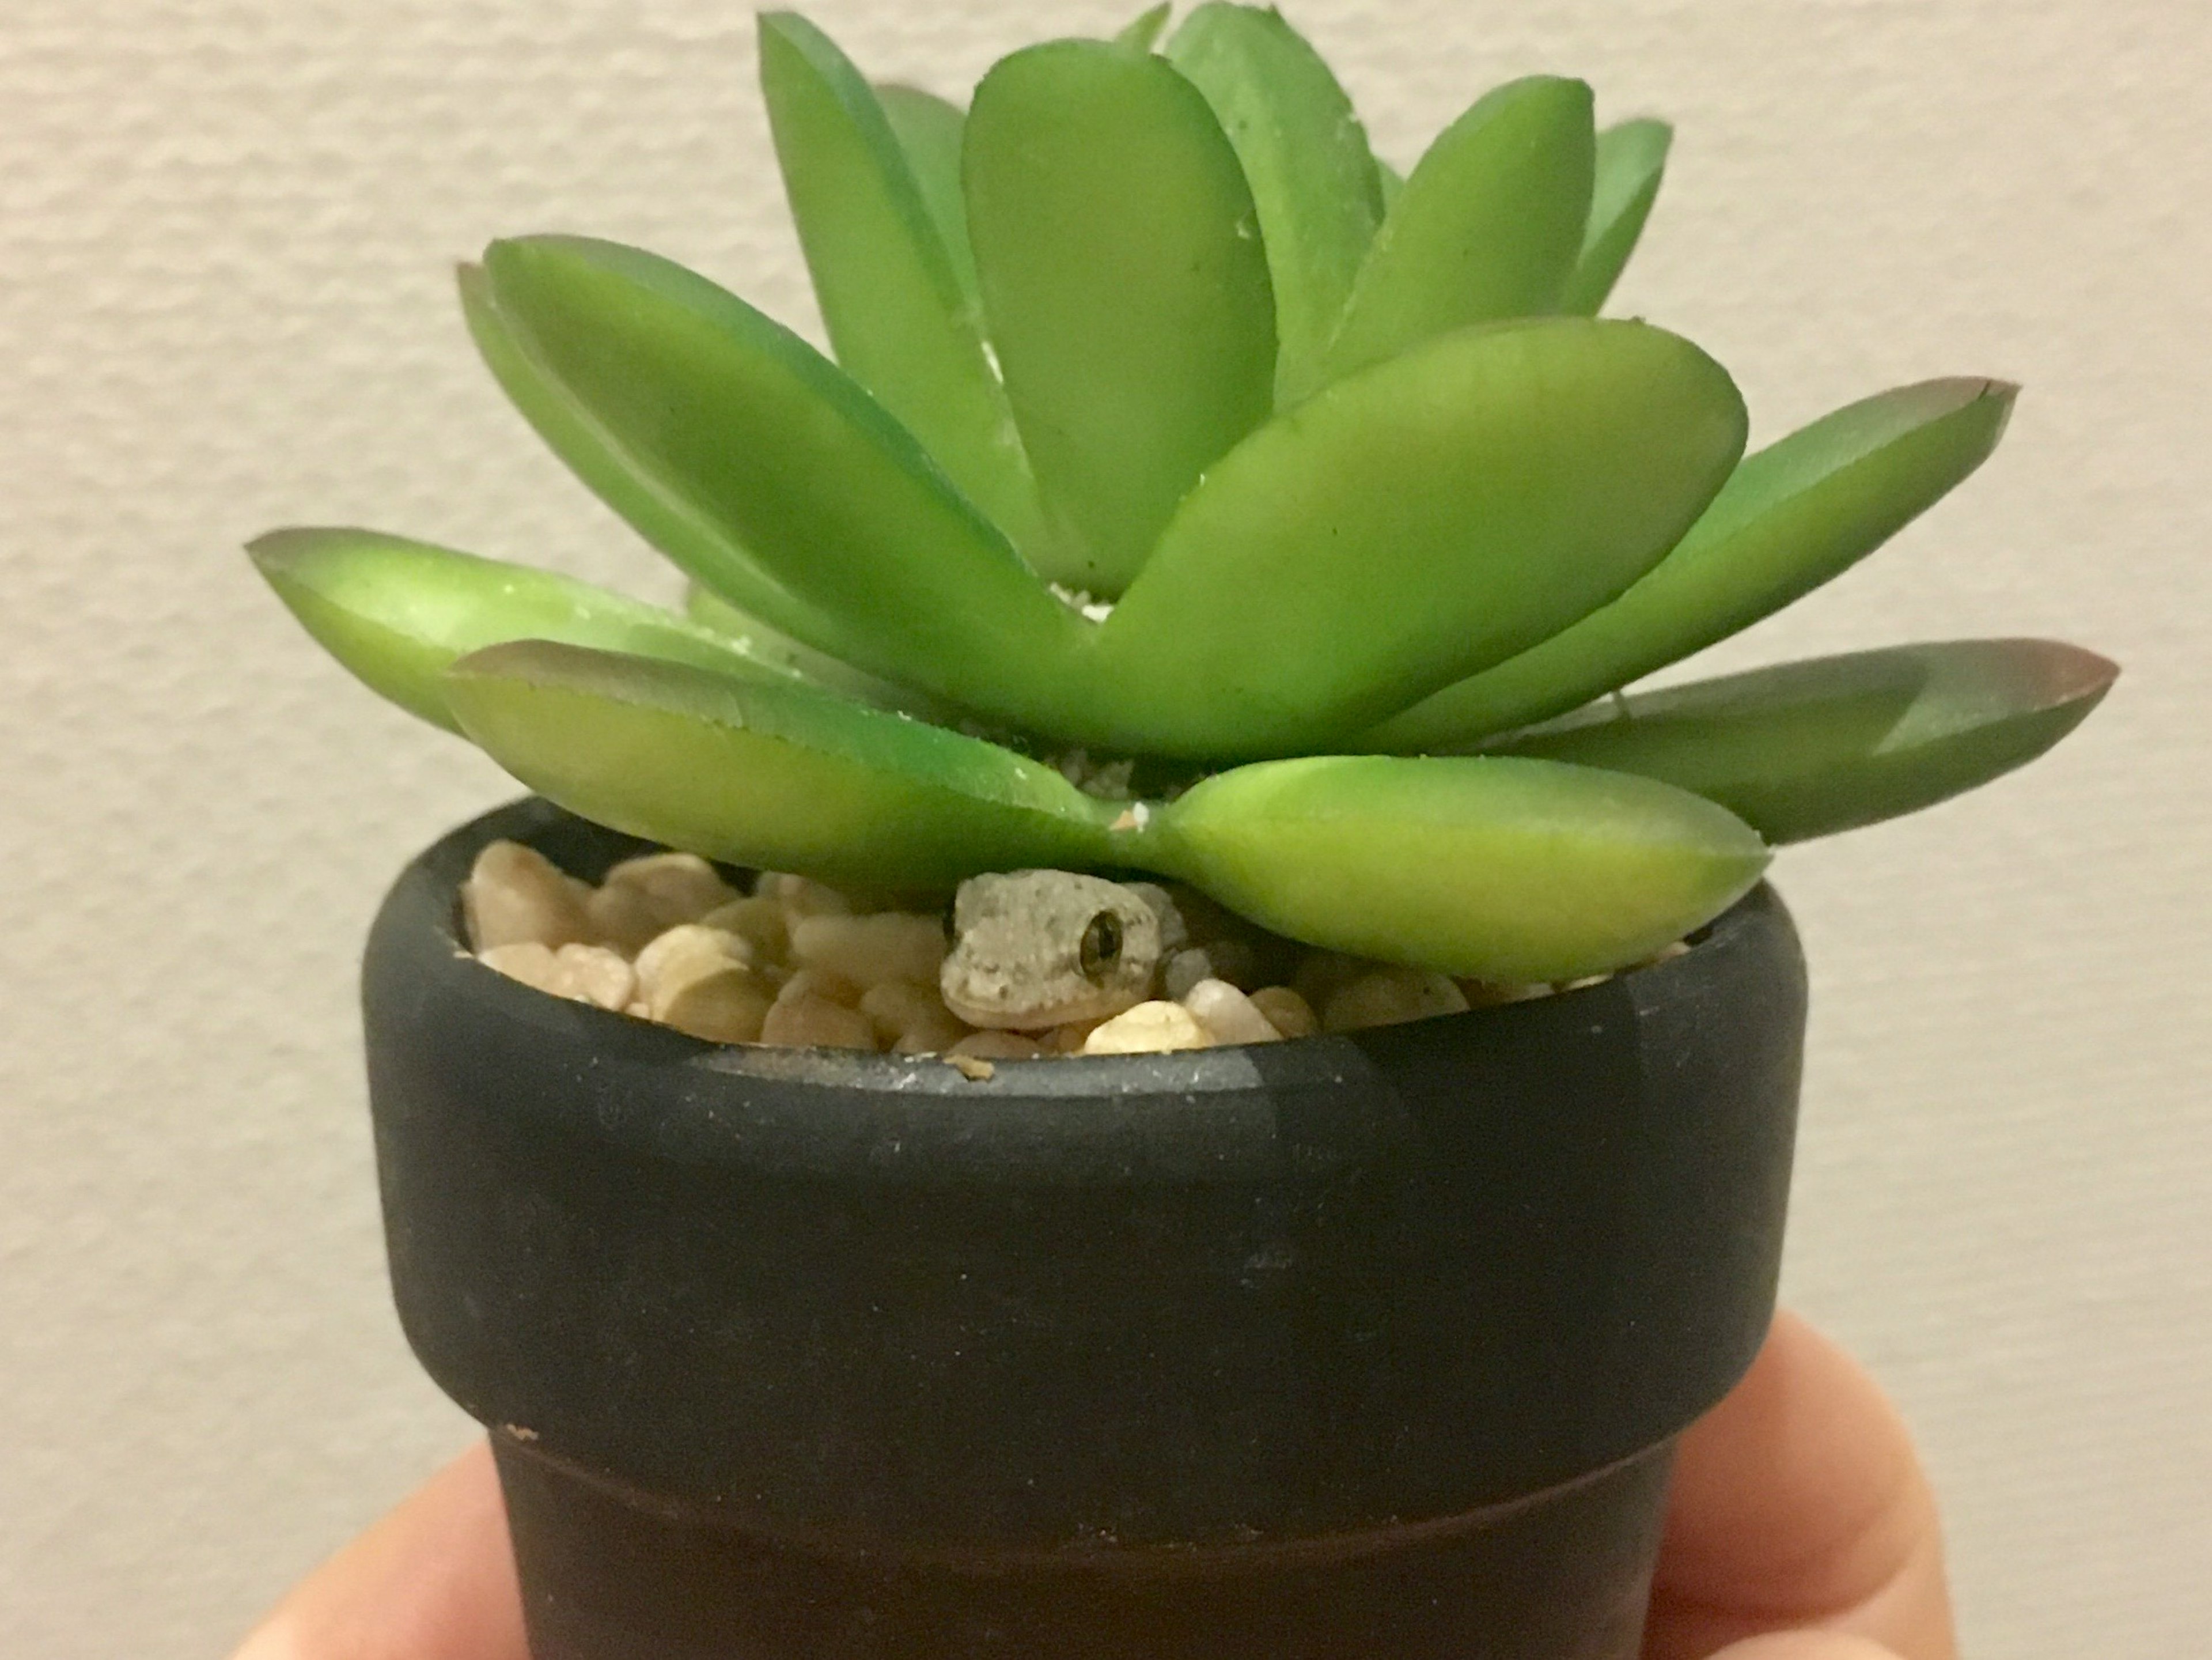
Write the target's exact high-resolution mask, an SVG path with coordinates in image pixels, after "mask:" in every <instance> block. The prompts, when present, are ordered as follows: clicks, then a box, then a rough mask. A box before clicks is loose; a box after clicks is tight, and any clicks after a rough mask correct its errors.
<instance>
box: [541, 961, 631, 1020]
mask: <svg viewBox="0 0 2212 1660" xmlns="http://www.w3.org/2000/svg"><path fill="white" fill-rule="evenodd" d="M545 989H547V990H548V991H550V992H551V993H552V994H554V995H555V996H556V997H571V998H574V1000H576V1001H577V1002H579V1003H590V1004H592V1005H593V1006H595V1007H599V1008H603V1009H610V1010H612V1011H613V1012H615V1013H617V1014H619V1013H621V1012H623V1010H624V1009H626V1008H628V1007H629V1006H630V1004H631V1003H632V1002H633V1001H634V1000H635V999H636V997H637V970H635V969H633V968H632V967H630V965H629V962H628V960H627V959H625V958H623V955H622V953H621V952H614V951H609V950H608V949H607V948H606V947H605V946H562V947H561V949H560V950H559V951H557V952H554V953H553V983H552V984H551V985H550V986H549V987H547V988H545Z"/></svg>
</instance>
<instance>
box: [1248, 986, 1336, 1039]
mask: <svg viewBox="0 0 2212 1660" xmlns="http://www.w3.org/2000/svg"><path fill="white" fill-rule="evenodd" d="M1252 1006H1253V1007H1254V1008H1255V1009H1257V1010H1259V1011H1260V1014H1261V1018H1263V1019H1265V1020H1266V1021H1267V1024H1268V1025H1271V1026H1273V1028H1274V1029H1275V1030H1276V1031H1279V1032H1280V1033H1281V1034H1282V1035H1283V1036H1284V1037H1312V1036H1313V1035H1314V1034H1315V1033H1316V1032H1317V1031H1320V1030H1321V1016H1319V1015H1317V1014H1316V1013H1315V1012H1313V1005H1312V1004H1310V1003H1309V1002H1307V1001H1306V1000H1305V999H1304V998H1303V997H1301V996H1299V995H1298V994H1297V993H1296V992H1294V991H1292V990H1291V988H1289V987H1288V986H1262V987H1261V988H1260V989H1259V990H1258V991H1255V992H1254V993H1253V994H1252Z"/></svg>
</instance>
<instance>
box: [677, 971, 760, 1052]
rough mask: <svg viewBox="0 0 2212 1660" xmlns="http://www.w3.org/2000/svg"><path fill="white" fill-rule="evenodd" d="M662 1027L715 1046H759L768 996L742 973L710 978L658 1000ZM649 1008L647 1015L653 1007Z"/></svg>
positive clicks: (693, 982) (726, 973) (717, 975)
mask: <svg viewBox="0 0 2212 1660" xmlns="http://www.w3.org/2000/svg"><path fill="white" fill-rule="evenodd" d="M657 1005H658V1007H659V1014H658V1015H656V1016H655V1017H654V1018H657V1019H659V1021H660V1023H661V1024H662V1025H668V1026H673V1027H675V1028H676V1030H677V1031H683V1032H689V1033H690V1035H691V1036H692V1037H703V1038H705V1039H707V1040H708V1042H709V1043H758V1042H759V1041H760V1038H761V1028H762V1026H763V1025H764V1024H765V1023H766V1021H767V1019H768V1014H769V994H768V993H767V992H765V991H764V990H763V989H762V988H761V987H760V986H759V984H758V983H757V982H755V981H754V980H753V979H752V977H751V976H750V975H748V974H746V973H745V972H744V970H742V969H732V970H728V971H727V972H725V973H722V974H710V975H708V976H704V977H703V978H702V979H698V980H694V981H691V982H690V983H688V984H686V985H684V986H680V987H678V988H676V989H674V990H672V991H670V992H667V993H665V994H663V995H662V996H661V997H660V998H659V999H658V1000H657ZM651 1007H652V1006H648V1012H651Z"/></svg>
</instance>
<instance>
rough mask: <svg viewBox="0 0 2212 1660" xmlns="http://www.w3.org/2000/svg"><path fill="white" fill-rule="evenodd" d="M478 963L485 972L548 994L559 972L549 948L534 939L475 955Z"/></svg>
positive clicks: (519, 940) (488, 949)
mask: <svg viewBox="0 0 2212 1660" xmlns="http://www.w3.org/2000/svg"><path fill="white" fill-rule="evenodd" d="M477 962H479V963H481V964H483V965H484V966H485V967H486V968H488V969H496V970H499V971H500V972H501V974H503V975H505V976H507V978H508V979H510V980H520V982H522V983H523V984H524V985H526V986H535V987H536V988H538V990H539V991H551V990H552V989H553V981H554V978H555V976H556V975H558V974H559V973H560V971H561V964H560V962H559V959H557V958H556V957H555V956H554V955H553V952H552V949H551V948H550V946H544V945H541V944H540V943H539V942H538V941H537V940H535V939H518V940H515V941H514V942H513V944H511V945H505V946H490V947H489V948H487V949H486V950H483V951H480V952H477Z"/></svg>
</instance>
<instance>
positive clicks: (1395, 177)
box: [1375, 157, 1406, 214]
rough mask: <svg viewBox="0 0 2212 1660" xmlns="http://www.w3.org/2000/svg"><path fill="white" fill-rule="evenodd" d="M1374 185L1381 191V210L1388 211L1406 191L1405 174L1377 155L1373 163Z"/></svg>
mask: <svg viewBox="0 0 2212 1660" xmlns="http://www.w3.org/2000/svg"><path fill="white" fill-rule="evenodd" d="M1375 184H1376V188H1377V189H1378V190H1380V191H1381V192H1383V212H1384V213H1386V214H1387V213H1389V211H1390V210H1391V209H1393V208H1395V207H1396V206H1397V205H1398V198H1400V197H1401V196H1403V195H1404V194H1405V193H1406V175H1405V174H1404V173H1401V172H1399V171H1398V169H1397V168H1395V167H1392V166H1391V165H1390V164H1389V162H1388V161H1383V160H1382V159H1380V158H1379V157H1378V158H1377V159H1376V163H1375Z"/></svg>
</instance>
